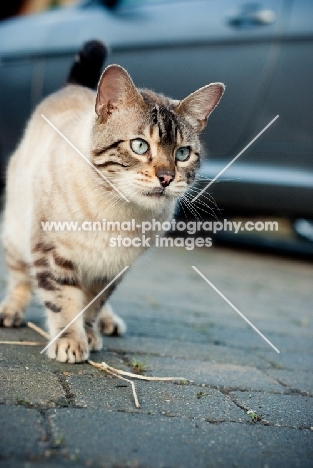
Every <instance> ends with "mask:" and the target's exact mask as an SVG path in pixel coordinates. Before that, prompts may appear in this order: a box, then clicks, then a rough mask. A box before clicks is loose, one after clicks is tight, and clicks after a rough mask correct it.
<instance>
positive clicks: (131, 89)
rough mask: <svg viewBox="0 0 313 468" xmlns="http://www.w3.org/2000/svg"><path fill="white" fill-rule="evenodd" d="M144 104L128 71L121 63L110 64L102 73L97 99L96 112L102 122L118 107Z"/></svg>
mask: <svg viewBox="0 0 313 468" xmlns="http://www.w3.org/2000/svg"><path fill="white" fill-rule="evenodd" d="M136 102H137V103H138V104H141V105H144V101H143V98H142V96H141V94H140V93H139V92H138V90H137V89H136V87H135V85H134V83H133V81H132V79H131V77H130V76H129V74H128V73H127V71H126V70H125V69H124V68H123V67H120V66H119V65H109V66H108V67H107V68H106V69H105V70H104V72H103V73H102V75H101V78H100V81H99V84H98V90H97V99H96V113H97V115H98V117H99V119H100V120H101V121H102V122H105V121H106V120H107V118H108V116H109V115H111V114H112V113H113V112H114V111H115V110H116V109H119V108H121V107H125V106H129V105H131V104H135V103H136Z"/></svg>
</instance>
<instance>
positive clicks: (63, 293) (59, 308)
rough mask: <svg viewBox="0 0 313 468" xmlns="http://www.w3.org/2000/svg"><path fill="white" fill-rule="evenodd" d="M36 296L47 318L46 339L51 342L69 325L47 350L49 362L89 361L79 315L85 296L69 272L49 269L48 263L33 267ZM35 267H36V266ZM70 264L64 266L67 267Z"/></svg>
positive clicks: (67, 270)
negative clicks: (40, 299) (40, 300)
mask: <svg viewBox="0 0 313 468" xmlns="http://www.w3.org/2000/svg"><path fill="white" fill-rule="evenodd" d="M34 265H35V267H36V278H37V283H38V288H39V294H40V296H41V298H42V300H43V303H44V305H45V309H46V312H47V317H48V327H49V332H50V338H51V339H53V338H54V337H55V336H57V335H58V334H59V333H60V332H62V331H63V330H64V328H65V327H66V326H67V325H68V324H69V323H70V322H73V323H71V325H70V326H69V327H68V328H67V329H66V330H64V332H63V333H62V334H61V335H60V337H59V338H57V339H56V340H55V341H54V342H53V343H52V344H51V345H50V346H49V348H48V350H47V354H48V357H49V358H51V359H57V360H58V361H60V362H70V363H76V362H83V361H86V360H87V359H88V357H89V349H88V342H87V336H86V333H85V329H84V321H83V315H82V314H81V315H79V313H80V312H81V311H82V310H83V308H84V307H85V305H86V297H85V293H84V291H83V290H82V288H81V285H80V284H79V281H78V279H77V278H76V276H75V274H74V271H72V270H71V269H70V268H67V269H65V268H55V269H53V268H51V262H47V261H42V262H41V265H40V262H39V261H38V260H37V262H35V263H34ZM36 265H37V266H36ZM68 265H70V263H68V264H67V266H68Z"/></svg>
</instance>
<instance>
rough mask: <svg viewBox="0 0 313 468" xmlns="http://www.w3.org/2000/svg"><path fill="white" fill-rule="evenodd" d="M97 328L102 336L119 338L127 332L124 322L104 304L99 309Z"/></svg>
mask: <svg viewBox="0 0 313 468" xmlns="http://www.w3.org/2000/svg"><path fill="white" fill-rule="evenodd" d="M98 326H99V330H100V332H101V333H102V334H103V335H116V336H121V335H124V334H125V333H126V330H127V326H126V323H125V322H124V320H123V319H121V317H119V316H118V315H116V314H115V313H114V312H113V310H112V307H111V306H110V305H109V304H106V305H105V306H104V307H103V308H102V309H101V312H100V317H99V320H98Z"/></svg>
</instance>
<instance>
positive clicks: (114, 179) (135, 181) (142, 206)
mask: <svg viewBox="0 0 313 468" xmlns="http://www.w3.org/2000/svg"><path fill="white" fill-rule="evenodd" d="M94 46H95V47H98V48H99V43H97V44H96V45H95V44H94ZM88 47H89V49H88ZM88 47H87V46H86V45H85V47H84V49H83V51H85V56H86V51H87V58H88V57H89V58H90V57H91V58H90V60H86V57H85V58H84V53H83V52H81V54H80V55H79V56H78V59H76V63H75V64H74V66H73V68H72V71H71V73H70V78H69V80H68V82H69V83H68V84H67V85H66V86H65V87H63V88H62V89H61V90H59V91H57V92H56V93H54V94H52V95H50V96H49V97H47V98H45V99H44V100H43V101H42V102H41V103H40V104H39V105H38V107H37V108H36V109H35V111H34V113H33V115H32V116H31V118H30V120H29V122H28V124H27V127H26V130H25V133H24V136H23V138H22V140H21V143H20V144H19V146H18V148H17V149H16V151H15V153H13V155H12V157H11V159H10V162H9V166H8V171H7V183H6V204H5V211H4V227H3V244H4V249H5V259H6V264H7V267H8V270H9V281H8V292H7V296H6V297H5V299H4V300H3V301H2V303H1V305H0V325H1V326H4V327H17V326H20V325H21V323H22V321H23V313H24V309H25V307H26V305H27V303H28V302H29V300H30V297H31V291H32V288H33V286H35V287H36V289H37V291H38V293H39V296H40V298H41V300H42V302H43V303H44V306H45V310H46V314H47V320H48V329H49V333H50V337H51V339H52V340H53V339H54V341H53V342H52V343H51V344H50V346H49V347H48V350H47V354H48V357H49V358H52V359H56V360H58V361H60V362H70V363H77V362H82V361H85V360H87V359H88V357H89V352H90V351H97V350H100V349H101V348H102V336H101V333H102V334H112V333H114V332H115V333H117V334H123V333H124V332H125V329H126V325H125V323H124V321H123V320H122V319H121V318H120V317H119V316H117V315H116V314H114V312H113V310H112V308H111V307H110V305H109V303H108V302H107V300H108V298H109V296H110V295H111V294H112V292H113V290H114V289H115V287H116V286H117V284H118V283H119V281H120V280H121V279H122V276H124V274H123V275H121V276H120V277H119V278H118V279H117V280H116V281H114V282H113V283H112V284H111V285H110V286H109V287H108V288H107V289H106V290H105V291H104V293H103V294H102V295H101V296H100V297H99V298H98V299H97V300H96V301H94V303H93V304H92V305H91V306H90V307H88V308H87V310H86V311H85V312H84V314H83V315H79V316H78V318H77V319H76V320H75V317H76V316H77V315H78V314H79V312H80V311H82V310H83V308H84V307H86V306H87V305H88V304H89V303H90V302H91V300H92V299H93V298H95V296H97V295H98V294H99V293H100V292H101V291H102V290H103V289H104V287H105V286H107V285H109V283H110V282H111V281H112V280H113V279H114V278H115V277H116V276H117V275H118V274H119V273H120V272H121V271H122V270H123V269H124V268H125V267H126V266H129V265H132V263H133V262H134V261H135V259H136V258H137V257H138V256H139V255H140V254H141V253H143V251H144V250H146V248H147V247H146V246H145V245H142V246H140V247H134V246H130V247H119V248H112V247H110V238H111V237H112V236H115V237H116V235H117V234H120V235H122V236H127V237H131V238H134V237H138V236H140V235H141V232H140V224H141V223H142V222H147V221H151V220H152V219H155V220H157V221H161V222H163V221H168V220H171V219H172V216H173V212H174V208H175V202H176V201H177V199H178V198H179V197H181V196H182V195H183V194H184V193H185V192H186V191H187V190H188V188H189V187H191V185H192V184H193V182H194V180H195V176H196V172H197V170H198V168H199V165H200V153H201V144H200V140H199V134H200V132H201V131H202V130H203V129H204V127H205V126H206V123H207V119H208V116H209V115H210V113H211V112H212V111H213V109H214V108H215V107H216V105H217V104H218V102H219V100H220V99H221V96H222V94H223V92H224V85H223V84H222V83H211V84H209V85H207V86H204V87H203V88H200V89H198V90H197V91H195V92H193V93H192V94H190V95H189V96H188V97H186V98H185V99H183V100H181V101H178V100H173V99H170V98H167V97H165V96H163V95H162V94H156V93H155V92H153V91H150V90H147V89H137V88H136V87H135V85H134V83H133V81H132V79H131V78H130V76H129V74H128V73H127V71H126V70H125V69H124V68H122V67H121V66H119V65H109V66H108V67H107V68H106V69H105V70H104V72H103V73H102V75H101V77H100V81H99V84H98V87H97V91H96V92H95V91H93V90H92V89H90V87H91V86H92V83H94V82H95V76H96V74H97V73H95V72H94V70H95V69H96V70H97V67H98V68H99V66H98V65H99V54H98V53H95V54H94V55H93V54H92V51H94V50H95V49H94V47H93V46H92V45H91V44H90V43H89V45H88ZM87 49H88V50H87ZM100 49H101V48H100ZM98 52H99V50H98ZM92 55H93V57H94V58H92ZM100 55H101V54H100ZM103 55H105V53H104V50H103ZM93 60H95V61H96V62H97V60H98V65H96V66H95V67H92V62H93ZM88 67H90V68H91V69H93V72H92V73H93V78H91V80H89V79H88ZM76 75H77V76H76ZM99 76H100V72H99V75H98V77H99ZM98 77H97V78H98ZM83 85H85V86H83ZM88 86H89V87H88ZM42 116H44V117H42ZM45 119H48V120H45ZM48 121H49V122H51V123H52V124H53V125H54V126H55V129H58V130H59V131H60V132H61V133H62V135H64V136H66V138H67V139H68V140H69V141H70V142H72V143H73V144H74V145H75V147H76V148H77V149H78V150H79V151H80V152H81V154H83V155H85V157H86V158H88V160H89V161H90V163H91V164H87V162H86V161H85V160H84V159H83V158H82V157H81V156H80V155H78V154H77V153H76V152H75V150H74V149H73V148H72V147H71V146H70V145H69V143H68V142H66V141H64V139H63V138H62V137H61V136H60V135H59V134H58V133H57V131H56V130H55V129H53V128H52V127H51V126H50V125H49V124H48ZM103 219H105V220H111V221H117V222H118V221H119V222H123V221H129V220H131V219H135V220H136V226H137V228H136V230H135V231H129V232H125V231H121V232H117V231H98V230H97V231H88V232H86V231H83V230H80V231H79V230H78V231H44V230H43V229H42V223H43V222H46V221H49V220H56V221H68V220H71V221H76V222H79V223H81V222H83V221H84V220H103ZM138 226H139V227H138ZM158 234H160V233H159V232H158ZM153 235H154V234H153V233H151V236H152V238H153ZM72 320H73V323H72V324H71V325H70V326H69V327H68V328H67V329H66V330H65V331H64V332H63V333H62V330H63V329H64V327H66V326H67V325H68V324H69V322H71V321H72ZM100 332H101V333H100ZM58 334H60V336H59V337H58V338H57V339H55V338H56V336H57V335H58Z"/></svg>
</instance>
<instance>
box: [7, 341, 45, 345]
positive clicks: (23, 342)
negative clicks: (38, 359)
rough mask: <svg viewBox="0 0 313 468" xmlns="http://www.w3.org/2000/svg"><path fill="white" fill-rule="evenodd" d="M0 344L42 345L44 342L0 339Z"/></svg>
mask: <svg viewBox="0 0 313 468" xmlns="http://www.w3.org/2000/svg"><path fill="white" fill-rule="evenodd" d="M0 344H5V345H7V344H11V345H23V346H42V345H44V344H45V343H42V342H41V341H0Z"/></svg>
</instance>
